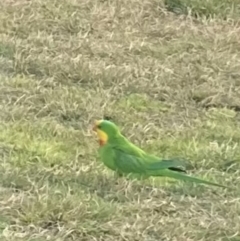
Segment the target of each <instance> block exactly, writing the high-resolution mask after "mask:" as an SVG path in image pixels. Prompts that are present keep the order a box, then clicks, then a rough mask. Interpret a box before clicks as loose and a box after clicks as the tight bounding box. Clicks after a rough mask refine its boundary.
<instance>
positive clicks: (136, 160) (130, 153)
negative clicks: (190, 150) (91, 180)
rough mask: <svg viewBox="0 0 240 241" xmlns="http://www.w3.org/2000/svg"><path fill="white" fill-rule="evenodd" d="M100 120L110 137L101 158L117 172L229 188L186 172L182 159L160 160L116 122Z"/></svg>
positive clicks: (103, 129) (101, 125)
mask: <svg viewBox="0 0 240 241" xmlns="http://www.w3.org/2000/svg"><path fill="white" fill-rule="evenodd" d="M98 123H99V124H98V125H97V126H96V128H97V129H98V130H100V131H102V132H104V133H106V134H107V137H108V140H107V141H106V143H105V144H104V145H102V146H100V148H99V154H100V159H101V161H102V162H103V163H104V164H105V165H106V166H107V167H108V168H110V169H112V170H113V171H115V172H117V173H119V174H137V175H138V176H139V175H140V176H142V177H143V178H146V177H150V176H165V177H170V178H174V179H178V180H182V181H191V182H195V183H202V184H208V185H213V186H218V187H225V186H223V185H220V184H217V183H213V182H209V181H205V180H202V179H199V178H195V177H191V176H188V175H186V174H185V173H184V172H185V170H184V165H183V163H182V162H180V161H178V160H160V159H159V158H158V157H156V156H154V155H149V154H147V153H146V152H144V151H143V150H142V149H140V148H139V147H137V146H135V145H134V144H132V143H131V142H129V141H128V140H127V139H126V138H125V137H124V136H123V135H122V134H121V133H120V131H119V129H118V127H117V126H116V125H115V124H114V123H112V122H110V121H107V120H103V121H100V122H98Z"/></svg>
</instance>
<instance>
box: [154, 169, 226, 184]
mask: <svg viewBox="0 0 240 241" xmlns="http://www.w3.org/2000/svg"><path fill="white" fill-rule="evenodd" d="M152 175H153V176H165V177H171V178H174V179H177V180H181V181H189V182H195V183H199V184H201V183H202V184H207V185H212V186H216V187H223V188H228V187H226V186H224V185H221V184H217V183H214V182H210V181H205V180H203V179H200V178H196V177H191V176H187V175H186V174H184V173H179V172H174V171H171V170H161V171H158V172H155V173H153V174H152Z"/></svg>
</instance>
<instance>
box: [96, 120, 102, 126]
mask: <svg viewBox="0 0 240 241" xmlns="http://www.w3.org/2000/svg"><path fill="white" fill-rule="evenodd" d="M102 122H103V121H102V120H96V121H95V125H96V126H98V125H100V124H101V123H102Z"/></svg>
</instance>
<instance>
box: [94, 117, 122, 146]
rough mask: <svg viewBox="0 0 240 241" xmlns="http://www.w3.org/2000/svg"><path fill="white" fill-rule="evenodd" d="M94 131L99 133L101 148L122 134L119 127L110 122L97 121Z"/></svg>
mask: <svg viewBox="0 0 240 241" xmlns="http://www.w3.org/2000/svg"><path fill="white" fill-rule="evenodd" d="M93 130H94V131H95V132H96V133H97V136H98V138H99V144H100V146H103V145H105V144H106V143H107V142H108V141H109V140H112V139H113V138H114V137H116V136H117V135H118V134H119V133H120V131H119V129H118V127H117V126H116V125H115V124H114V123H113V122H111V121H109V120H98V121H95V124H94V127H93Z"/></svg>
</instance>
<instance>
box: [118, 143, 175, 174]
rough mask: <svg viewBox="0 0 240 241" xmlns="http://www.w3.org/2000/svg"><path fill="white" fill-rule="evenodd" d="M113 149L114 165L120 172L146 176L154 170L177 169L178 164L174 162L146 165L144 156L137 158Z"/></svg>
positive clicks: (165, 161) (167, 161) (166, 161)
mask: <svg viewBox="0 0 240 241" xmlns="http://www.w3.org/2000/svg"><path fill="white" fill-rule="evenodd" d="M113 149H114V153H115V158H114V162H115V165H116V167H117V168H118V170H119V171H121V172H125V173H141V174H148V172H149V171H152V170H156V169H157V170H163V169H168V168H174V167H175V168H177V167H179V162H178V161H176V160H164V161H160V160H159V161H158V162H156V163H148V162H147V161H146V160H145V157H144V156H142V157H137V156H135V155H131V154H128V153H126V152H124V151H123V150H122V149H119V148H117V147H115V148H113Z"/></svg>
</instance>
